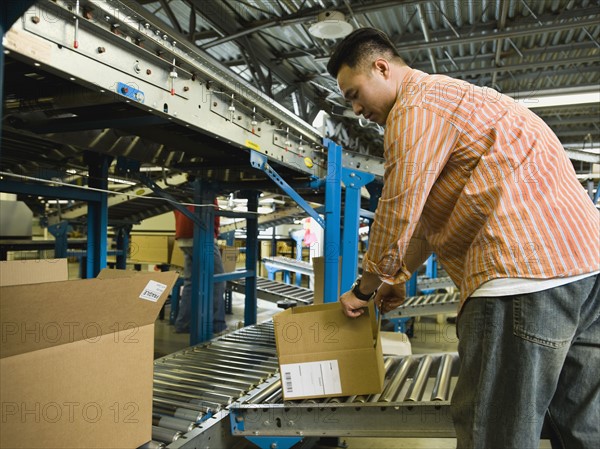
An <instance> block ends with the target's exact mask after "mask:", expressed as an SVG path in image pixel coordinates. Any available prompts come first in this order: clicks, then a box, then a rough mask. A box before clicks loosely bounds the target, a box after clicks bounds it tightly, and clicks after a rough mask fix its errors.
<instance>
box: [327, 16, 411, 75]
mask: <svg viewBox="0 0 600 449" xmlns="http://www.w3.org/2000/svg"><path fill="white" fill-rule="evenodd" d="M381 53H387V54H388V55H389V56H391V57H400V54H399V53H398V50H396V47H394V44H393V43H392V41H391V40H390V38H389V37H388V36H387V35H386V34H385V33H384V32H383V31H380V30H378V29H375V28H359V29H358V30H355V31H353V32H352V33H350V34H349V35H348V36H346V37H345V38H344V40H343V41H342V42H340V43H339V44H338V45H337V47H336V48H335V50H334V52H333V55H331V59H329V63H327V71H328V72H329V74H330V75H331V76H333V77H334V78H337V74H338V72H339V71H340V68H341V67H342V65H344V64H346V65H348V67H350V68H352V69H353V68H355V67H356V66H357V65H358V64H359V63H361V62H362V61H363V60H364V58H365V57H366V56H374V55H376V54H381Z"/></svg>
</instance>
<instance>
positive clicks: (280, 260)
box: [262, 256, 313, 276]
mask: <svg viewBox="0 0 600 449" xmlns="http://www.w3.org/2000/svg"><path fill="white" fill-rule="evenodd" d="M262 261H263V262H264V263H265V265H267V264H268V265H270V266H272V267H274V268H279V269H281V270H287V271H292V272H295V273H301V274H305V275H308V276H312V275H313V266H312V264H311V263H309V262H304V261H302V260H297V259H292V258H291V257H284V256H274V257H263V259H262Z"/></svg>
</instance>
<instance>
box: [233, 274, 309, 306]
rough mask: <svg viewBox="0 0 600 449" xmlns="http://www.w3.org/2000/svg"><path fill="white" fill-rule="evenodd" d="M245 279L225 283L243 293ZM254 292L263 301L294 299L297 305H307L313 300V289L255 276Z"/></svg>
mask: <svg viewBox="0 0 600 449" xmlns="http://www.w3.org/2000/svg"><path fill="white" fill-rule="evenodd" d="M245 281H246V280H245V279H236V280H234V281H229V282H228V283H227V284H228V286H230V287H231V289H232V290H233V291H236V292H239V293H245V290H244V288H245V285H246V283H245ZM256 294H257V296H258V297H259V298H260V299H264V300H265V301H271V302H277V301H280V300H286V299H287V300H294V301H297V302H298V305H308V304H312V302H313V291H312V290H309V289H308V288H304V287H298V286H297V285H292V284H284V283H283V282H277V281H271V280H269V279H265V278H261V277H257V278H256Z"/></svg>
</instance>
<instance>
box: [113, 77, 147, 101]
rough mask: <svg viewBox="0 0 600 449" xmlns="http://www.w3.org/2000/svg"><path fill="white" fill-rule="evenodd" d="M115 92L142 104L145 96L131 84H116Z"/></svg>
mask: <svg viewBox="0 0 600 449" xmlns="http://www.w3.org/2000/svg"><path fill="white" fill-rule="evenodd" d="M116 91H117V93H118V94H120V95H123V96H124V97H125V98H129V99H130V100H133V101H136V102H138V103H144V100H145V99H146V96H145V95H144V92H142V91H141V90H139V89H138V88H137V87H136V86H135V85H134V84H133V83H129V84H125V83H121V82H118V83H117V87H116Z"/></svg>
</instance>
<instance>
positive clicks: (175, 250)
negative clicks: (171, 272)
mask: <svg viewBox="0 0 600 449" xmlns="http://www.w3.org/2000/svg"><path fill="white" fill-rule="evenodd" d="M169 264H171V265H174V266H176V267H181V268H184V267H185V254H183V251H182V250H181V246H179V243H177V240H175V237H169Z"/></svg>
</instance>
